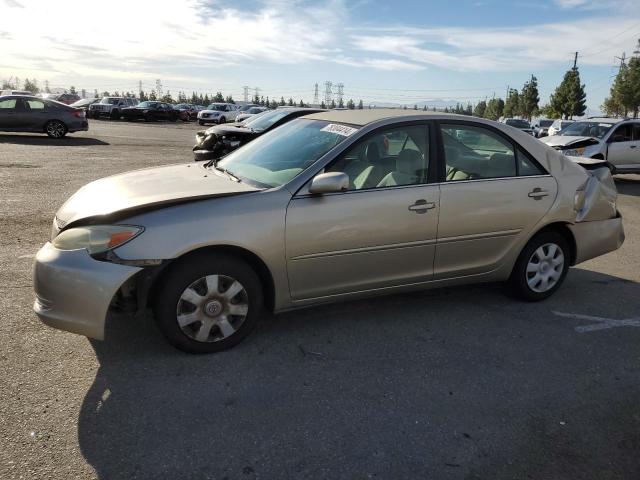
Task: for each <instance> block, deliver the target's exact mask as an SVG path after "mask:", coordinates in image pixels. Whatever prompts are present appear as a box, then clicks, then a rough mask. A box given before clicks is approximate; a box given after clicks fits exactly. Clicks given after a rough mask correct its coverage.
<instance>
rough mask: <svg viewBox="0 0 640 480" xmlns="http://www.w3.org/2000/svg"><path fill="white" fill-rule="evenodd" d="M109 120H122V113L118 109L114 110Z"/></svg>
mask: <svg viewBox="0 0 640 480" xmlns="http://www.w3.org/2000/svg"><path fill="white" fill-rule="evenodd" d="M109 118H110V119H111V120H120V111H119V110H118V109H117V108H114V109H113V110H111V113H110V114H109Z"/></svg>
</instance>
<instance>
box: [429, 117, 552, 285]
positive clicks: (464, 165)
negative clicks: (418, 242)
mask: <svg viewBox="0 0 640 480" xmlns="http://www.w3.org/2000/svg"><path fill="white" fill-rule="evenodd" d="M441 137H442V144H443V145H444V152H443V154H444V157H445V158H444V159H445V164H446V178H445V179H444V182H443V183H442V184H441V190H440V222H439V227H438V244H437V247H436V258H435V265H434V278H435V279H443V278H453V277H460V276H466V275H475V274H482V273H488V272H490V271H492V270H495V269H496V268H497V267H499V266H500V265H501V263H502V261H503V259H504V257H505V255H506V254H507V253H508V252H509V250H510V247H511V246H513V244H514V243H516V242H517V241H518V240H519V239H520V238H521V237H522V236H526V235H529V234H530V232H531V230H532V228H533V227H534V226H535V225H536V224H537V223H538V221H539V220H540V219H541V218H542V217H543V216H544V215H545V214H546V212H547V211H548V210H549V208H551V205H552V204H553V202H554V200H555V198H556V194H557V183H556V181H555V179H554V178H553V177H552V176H551V175H549V174H547V173H546V172H545V171H544V170H543V169H542V167H540V166H539V165H538V164H537V163H536V162H535V160H534V159H533V158H532V157H530V156H529V155H527V154H526V153H525V152H524V151H522V150H521V149H520V148H519V147H517V146H516V145H515V144H514V143H513V142H512V141H511V140H510V139H508V138H507V137H504V136H502V135H501V134H499V133H498V132H496V131H494V130H492V129H489V128H485V127H481V126H477V125H475V126H472V125H469V124H465V123H463V122H461V123H455V124H443V125H441Z"/></svg>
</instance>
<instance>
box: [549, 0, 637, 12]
mask: <svg viewBox="0 0 640 480" xmlns="http://www.w3.org/2000/svg"><path fill="white" fill-rule="evenodd" d="M553 3H554V4H555V5H557V6H559V7H560V8H563V9H576V10H607V11H609V12H621V11H635V10H637V8H638V3H637V0H553Z"/></svg>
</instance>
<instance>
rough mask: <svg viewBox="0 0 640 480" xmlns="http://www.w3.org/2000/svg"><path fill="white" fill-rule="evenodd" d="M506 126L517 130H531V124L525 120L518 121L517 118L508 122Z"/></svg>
mask: <svg viewBox="0 0 640 480" xmlns="http://www.w3.org/2000/svg"><path fill="white" fill-rule="evenodd" d="M506 124H507V125H511V126H512V127H516V128H529V124H528V123H527V122H526V121H525V120H518V119H516V118H511V119H509V120H507V121H506Z"/></svg>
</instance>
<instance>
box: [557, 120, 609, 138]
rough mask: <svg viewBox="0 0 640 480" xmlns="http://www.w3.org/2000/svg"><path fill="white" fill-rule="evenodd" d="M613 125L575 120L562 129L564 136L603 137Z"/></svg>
mask: <svg viewBox="0 0 640 480" xmlns="http://www.w3.org/2000/svg"><path fill="white" fill-rule="evenodd" d="M612 126H613V125H612V124H610V123H600V122H575V123H571V124H569V125H567V126H566V127H565V128H563V129H562V132H561V134H562V135H563V136H570V137H595V138H602V137H604V135H605V134H606V133H607V132H608V131H609V129H610V128H611V127H612Z"/></svg>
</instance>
